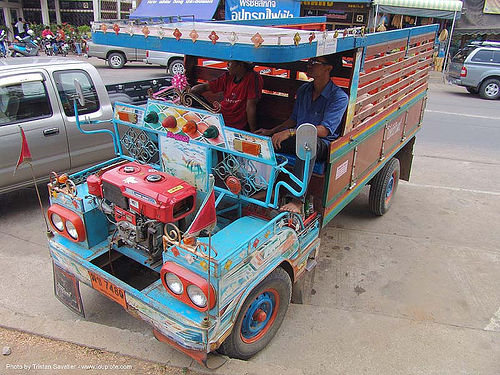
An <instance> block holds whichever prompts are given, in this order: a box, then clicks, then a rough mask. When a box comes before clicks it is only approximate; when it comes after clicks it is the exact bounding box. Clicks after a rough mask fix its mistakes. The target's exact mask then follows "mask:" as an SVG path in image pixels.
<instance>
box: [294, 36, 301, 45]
mask: <svg viewBox="0 0 500 375" xmlns="http://www.w3.org/2000/svg"><path fill="white" fill-rule="evenodd" d="M300 39H301V38H300V34H299V33H295V35H294V36H293V43H294V44H295V45H296V46H298V45H299V43H300Z"/></svg>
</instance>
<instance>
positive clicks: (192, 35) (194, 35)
mask: <svg viewBox="0 0 500 375" xmlns="http://www.w3.org/2000/svg"><path fill="white" fill-rule="evenodd" d="M189 37H190V38H191V40H192V41H193V43H194V42H196V41H197V40H198V37H199V35H198V33H197V32H196V30H191V32H190V33H189Z"/></svg>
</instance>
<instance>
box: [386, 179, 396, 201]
mask: <svg viewBox="0 0 500 375" xmlns="http://www.w3.org/2000/svg"><path fill="white" fill-rule="evenodd" d="M394 175H395V172H394V173H393V174H392V175H391V178H390V179H389V182H388V183H387V187H386V189H385V203H388V202H389V201H390V200H391V197H392V194H393V193H394V183H395V176H394Z"/></svg>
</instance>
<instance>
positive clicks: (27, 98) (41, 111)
mask: <svg viewBox="0 0 500 375" xmlns="http://www.w3.org/2000/svg"><path fill="white" fill-rule="evenodd" d="M50 116H52V108H51V106H50V102H49V97H48V95H47V90H46V88H45V84H44V82H42V81H32V82H23V83H16V84H12V85H7V86H1V87H0V126H2V125H9V124H14V123H16V122H21V121H23V122H24V121H29V120H35V119H40V118H45V117H50Z"/></svg>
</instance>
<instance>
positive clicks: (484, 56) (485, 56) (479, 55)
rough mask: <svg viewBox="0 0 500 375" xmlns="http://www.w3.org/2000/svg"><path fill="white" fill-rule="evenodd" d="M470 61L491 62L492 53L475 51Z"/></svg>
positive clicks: (490, 51) (483, 50)
mask: <svg viewBox="0 0 500 375" xmlns="http://www.w3.org/2000/svg"><path fill="white" fill-rule="evenodd" d="M471 61H476V62H492V61H493V51H492V50H487V49H482V50H480V51H477V52H476V53H475V55H474V56H472V58H471Z"/></svg>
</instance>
